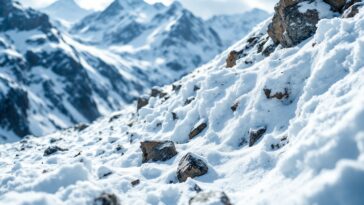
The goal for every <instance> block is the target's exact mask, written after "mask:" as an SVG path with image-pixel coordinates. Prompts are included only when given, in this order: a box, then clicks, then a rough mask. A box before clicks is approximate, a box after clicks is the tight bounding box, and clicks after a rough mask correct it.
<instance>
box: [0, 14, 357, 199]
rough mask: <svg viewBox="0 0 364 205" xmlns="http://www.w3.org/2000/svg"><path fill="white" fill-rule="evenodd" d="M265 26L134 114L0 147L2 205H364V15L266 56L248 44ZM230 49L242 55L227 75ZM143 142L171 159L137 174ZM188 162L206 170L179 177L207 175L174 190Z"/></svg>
mask: <svg viewBox="0 0 364 205" xmlns="http://www.w3.org/2000/svg"><path fill="white" fill-rule="evenodd" d="M269 23H270V22H268V21H267V22H265V23H264V24H262V25H260V26H259V27H257V28H256V29H255V31H254V32H253V33H251V34H250V35H249V36H248V37H247V38H245V39H243V40H241V41H240V42H239V43H237V44H236V45H235V46H234V47H233V48H231V49H229V50H228V51H226V52H224V53H222V54H221V55H220V56H218V57H216V58H215V59H214V60H213V61H211V62H210V63H208V64H206V65H204V66H202V67H201V68H199V69H197V70H196V71H194V72H193V73H192V74H190V75H188V76H186V77H184V78H183V79H182V80H180V81H178V82H176V83H175V84H174V86H167V87H165V88H164V90H163V92H165V93H166V94H167V95H161V98H159V97H151V98H150V99H149V103H148V104H147V105H146V106H145V107H143V108H141V109H140V110H139V111H138V112H136V111H135V110H122V111H121V112H120V113H115V114H114V115H113V116H110V117H105V118H103V119H101V120H99V121H98V122H96V123H94V124H92V125H91V126H89V127H87V128H84V129H83V130H81V131H80V129H79V128H77V129H69V130H66V131H63V132H58V133H55V134H53V135H50V136H46V137H44V138H27V139H24V140H23V141H21V142H18V143H14V144H5V145H0V155H1V158H0V172H1V174H0V177H1V180H0V203H3V204H9V203H10V204H24V203H25V202H29V203H30V204H36V203H37V202H42V203H43V204H93V203H94V202H95V203H96V202H102V201H109V202H110V201H114V202H115V201H116V199H115V198H116V197H117V198H118V200H119V201H120V202H121V204H168V205H170V204H230V202H231V204H307V205H308V204H319V205H321V204H322V205H324V204H351V205H361V204H362V202H363V200H364V197H363V196H364V124H363V122H364V107H363V103H364V97H363V88H364V81H363V79H364V60H363V59H364V38H363V36H364V35H363V34H364V12H363V10H361V11H360V13H359V14H358V15H356V16H355V17H354V18H347V19H343V18H340V17H335V18H331V19H323V20H320V22H319V23H318V25H317V27H318V30H317V31H316V34H315V35H314V36H313V37H310V38H308V39H307V40H305V41H304V42H302V43H301V44H299V45H297V46H294V47H292V48H282V47H280V46H278V48H277V49H276V50H275V51H272V53H271V54H270V56H269V57H264V55H262V54H260V53H261V51H262V48H261V44H259V43H258V42H257V41H256V40H254V39H257V38H258V37H257V36H261V35H264V34H265V32H266V30H267V26H268V24H269ZM264 38H265V37H264ZM264 38H263V39H264ZM267 43H269V40H268V41H267ZM232 49H234V50H241V49H243V50H244V51H245V53H244V54H245V55H242V57H241V59H239V60H238V61H237V62H236V63H237V64H236V66H234V67H233V68H226V66H225V59H226V56H227V55H228V53H229V51H230V50H232ZM195 128H198V129H195ZM191 131H192V132H191ZM191 138H192V139H191ZM146 140H159V141H160V140H162V141H163V140H171V141H173V142H174V143H175V147H176V150H177V152H178V154H177V155H176V156H174V155H171V157H172V158H171V159H169V160H166V161H164V162H161V161H159V162H152V161H150V162H148V163H142V161H143V158H144V157H147V156H148V155H143V153H142V149H141V148H140V142H142V141H146ZM169 143H170V142H169ZM48 148H50V149H48ZM164 149H165V147H159V148H158V149H157V150H156V152H158V151H160V150H162V151H163V150H164ZM188 152H191V153H193V156H195V157H197V158H199V159H200V160H202V162H201V161H198V163H193V164H190V168H189V169H186V170H187V171H188V170H190V171H191V172H196V173H197V171H198V170H197V171H196V166H200V165H201V164H203V163H206V165H207V167H208V171H207V173H206V174H204V175H203V176H200V177H196V178H194V179H191V178H190V179H187V181H186V182H178V178H179V177H178V176H179V175H178V174H177V173H176V172H177V169H178V167H180V166H183V165H185V164H184V163H179V161H180V160H181V159H186V158H184V156H185V155H186V154H187V153H188ZM169 153H172V152H169ZM186 170H185V171H186ZM204 170H205V171H206V168H204ZM137 179H139V181H138V180H137ZM222 191H223V192H225V194H221V193H220V192H222ZM214 200H215V201H214ZM209 202H210V203H209ZM213 202H216V203H213ZM101 204H102V203H101ZM114 204H117V203H116V202H115V203H114Z"/></svg>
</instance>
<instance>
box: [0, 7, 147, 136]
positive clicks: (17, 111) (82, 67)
mask: <svg viewBox="0 0 364 205" xmlns="http://www.w3.org/2000/svg"><path fill="white" fill-rule="evenodd" d="M0 3H1V5H2V6H1V8H0V19H1V20H0V89H1V92H0V105H1V106H0V135H1V138H2V139H1V141H2V140H4V139H7V140H10V141H11V140H16V139H18V138H17V137H23V136H25V135H28V134H33V135H37V136H39V135H44V134H46V133H49V132H51V131H55V130H59V129H62V128H67V127H70V126H73V125H75V124H78V123H81V122H82V123H87V122H91V121H94V120H95V119H97V118H98V117H100V116H101V115H102V114H107V113H109V112H111V111H114V110H117V109H120V108H121V107H122V106H124V105H126V104H129V103H131V102H133V100H134V99H135V98H136V97H137V96H139V95H140V93H141V92H143V89H144V88H145V87H150V86H151V82H150V81H148V80H147V79H146V78H145V77H144V79H143V71H142V70H139V69H137V68H135V67H134V66H135V65H134V64H131V63H130V62H126V61H124V60H123V59H121V58H118V57H113V56H114V54H109V53H107V52H105V51H103V50H98V49H96V48H93V47H88V46H85V45H82V44H79V43H77V42H76V41H74V40H73V39H72V38H70V37H69V36H67V35H64V34H62V33H61V32H60V31H58V30H57V29H56V28H55V27H53V26H52V24H51V23H50V21H49V18H48V16H47V15H45V14H42V13H39V12H37V11H35V10H32V9H25V8H23V7H22V6H21V5H20V4H19V3H17V2H13V1H11V0H0Z"/></svg>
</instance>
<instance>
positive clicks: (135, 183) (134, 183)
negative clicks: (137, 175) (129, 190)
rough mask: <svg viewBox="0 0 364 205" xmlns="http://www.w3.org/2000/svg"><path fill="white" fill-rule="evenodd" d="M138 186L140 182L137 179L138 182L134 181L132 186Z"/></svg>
mask: <svg viewBox="0 0 364 205" xmlns="http://www.w3.org/2000/svg"><path fill="white" fill-rule="evenodd" d="M138 184H140V180H139V179H136V180H134V181H132V182H131V185H132V186H136V185H138Z"/></svg>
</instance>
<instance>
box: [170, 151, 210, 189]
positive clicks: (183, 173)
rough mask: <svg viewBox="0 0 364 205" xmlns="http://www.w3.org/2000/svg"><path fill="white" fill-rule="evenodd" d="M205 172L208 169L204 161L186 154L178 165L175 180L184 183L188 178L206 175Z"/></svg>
mask: <svg viewBox="0 0 364 205" xmlns="http://www.w3.org/2000/svg"><path fill="white" fill-rule="evenodd" d="M207 171H208V167H207V165H206V163H205V162H204V161H202V160H201V159H199V158H198V157H197V156H195V155H194V154H192V153H187V154H186V155H185V156H184V157H182V159H181V160H180V162H179V163H178V168H177V178H178V181H179V182H184V181H186V180H187V179H188V178H189V177H190V178H194V177H198V176H202V175H204V174H206V173H207Z"/></svg>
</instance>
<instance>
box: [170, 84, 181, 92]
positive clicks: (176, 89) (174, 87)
mask: <svg viewBox="0 0 364 205" xmlns="http://www.w3.org/2000/svg"><path fill="white" fill-rule="evenodd" d="M181 88H182V85H180V84H178V85H172V90H173V91H176V92H178V91H179V90H180V89H181Z"/></svg>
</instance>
